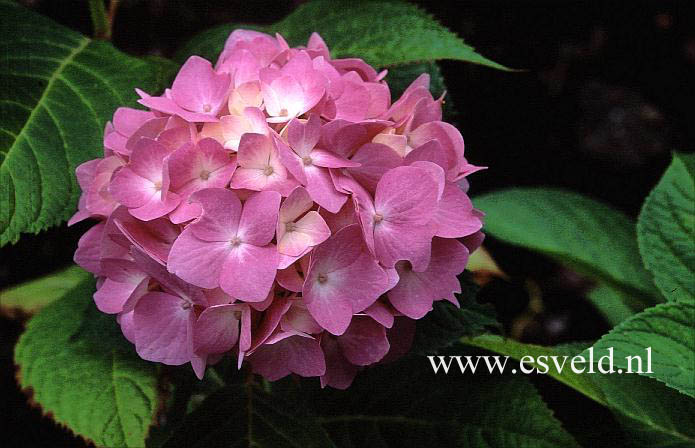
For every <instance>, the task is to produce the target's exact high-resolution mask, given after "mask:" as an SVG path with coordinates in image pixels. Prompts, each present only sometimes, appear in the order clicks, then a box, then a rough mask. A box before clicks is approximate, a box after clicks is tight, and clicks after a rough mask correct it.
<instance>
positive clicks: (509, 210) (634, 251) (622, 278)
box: [473, 188, 658, 311]
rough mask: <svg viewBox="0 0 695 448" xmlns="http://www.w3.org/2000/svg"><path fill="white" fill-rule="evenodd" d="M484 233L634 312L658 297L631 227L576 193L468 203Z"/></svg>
mask: <svg viewBox="0 0 695 448" xmlns="http://www.w3.org/2000/svg"><path fill="white" fill-rule="evenodd" d="M473 202H474V203H475V205H476V207H477V208H479V209H481V210H482V211H484V212H485V213H486V216H485V230H486V231H487V232H489V233H490V234H491V235H493V236H494V237H496V238H498V239H500V240H502V241H506V242H508V243H511V244H514V245H517V246H521V247H525V248H527V249H531V250H535V251H538V252H541V253H543V254H546V255H548V256H550V257H552V258H554V259H555V260H557V261H558V262H560V263H562V264H565V265H569V266H570V267H572V268H573V269H576V270H578V271H579V272H581V273H583V274H585V275H587V276H589V277H592V278H594V279H596V280H599V281H601V282H604V283H606V284H607V285H609V286H610V287H611V288H614V289H617V290H619V291H622V292H623V293H624V294H623V296H624V297H626V298H627V299H628V300H630V302H629V303H627V305H628V306H629V307H630V308H631V309H632V310H635V311H639V310H641V309H642V308H644V307H645V306H647V305H653V304H655V303H657V301H658V300H657V299H656V297H658V293H657V291H656V288H655V287H654V284H653V282H652V279H651V276H650V275H649V272H647V271H646V270H645V269H644V268H643V267H642V266H641V264H640V263H639V262H638V260H639V251H638V248H637V241H636V233H635V225H634V223H632V222H631V221H630V220H629V219H628V218H627V217H626V216H624V215H623V214H622V213H619V212H618V211H616V210H614V209H612V208H611V207H609V206H607V205H605V204H603V203H601V202H598V201H594V200H592V199H589V198H586V197H583V196H581V195H578V194H576V193H572V192H569V191H564V190H556V189H545V188H517V189H510V190H502V191H498V192H494V193H490V194H486V195H483V196H479V197H477V198H474V200H473Z"/></svg>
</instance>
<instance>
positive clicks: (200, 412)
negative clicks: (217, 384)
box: [164, 385, 334, 448]
mask: <svg viewBox="0 0 695 448" xmlns="http://www.w3.org/2000/svg"><path fill="white" fill-rule="evenodd" d="M297 414H299V415H297ZM237 446H239V447H241V446H248V447H257V448H264V447H272V448H274V447H282V446H292V447H306V448H311V447H317V448H323V447H331V446H334V445H332V443H331V441H330V440H329V438H328V436H327V434H326V433H325V431H324V430H323V428H322V427H321V426H320V425H318V423H317V422H316V421H315V420H314V419H313V418H311V417H310V416H307V415H302V412H301V409H300V410H298V409H297V407H295V406H294V405H291V404H288V403H281V400H280V399H279V398H278V397H271V396H269V395H267V394H265V393H263V392H261V391H259V390H257V389H256V388H255V387H253V386H250V385H233V386H228V387H225V388H223V389H221V390H219V391H217V392H215V393H213V394H212V395H210V396H209V397H208V398H206V399H205V401H203V403H201V404H200V405H199V406H198V407H197V408H196V410H195V411H193V412H192V413H191V415H189V416H188V417H187V418H186V419H185V421H184V422H183V424H182V425H181V426H180V428H179V430H178V431H176V432H174V434H173V435H172V436H171V437H170V438H169V440H167V442H166V443H165V444H164V448H175V447H182V448H184V447H185V448H197V447H201V448H202V447H205V448H213V447H220V448H221V447H237Z"/></svg>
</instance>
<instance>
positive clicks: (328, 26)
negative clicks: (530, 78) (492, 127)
mask: <svg viewBox="0 0 695 448" xmlns="http://www.w3.org/2000/svg"><path fill="white" fill-rule="evenodd" d="M236 28H251V29H256V30H262V31H266V32H270V33H273V32H279V33H280V34H282V35H283V36H284V37H285V38H286V39H287V41H288V42H289V44H290V45H292V46H296V45H306V42H307V40H308V39H309V36H310V35H311V33H313V32H317V33H319V34H320V35H321V37H323V39H324V40H325V41H326V43H327V44H328V47H329V49H330V50H331V55H332V56H333V57H334V58H345V57H358V58H362V59H364V60H365V61H367V62H368V63H369V64H372V65H374V66H376V67H386V66H391V65H396V64H407V63H412V62H423V61H435V60H439V59H455V60H459V61H466V62H472V63H474V64H480V65H485V66H488V67H492V68H496V69H500V70H508V68H506V67H504V66H503V65H501V64H498V63H496V62H493V61H491V60H489V59H487V58H485V57H483V56H481V55H480V54H478V53H476V52H475V50H474V49H473V47H471V46H469V45H467V44H466V43H464V42H463V40H462V39H461V38H459V37H458V36H456V35H455V34H454V33H452V32H451V31H449V30H448V29H446V28H445V27H444V26H442V25H441V24H439V23H438V22H437V21H436V20H434V18H432V16H431V15H429V14H427V13H426V12H424V11H423V10H421V9H420V8H418V7H417V6H415V5H412V4H409V3H405V2H399V1H380V2H376V1H345V0H343V1H335V0H316V1H312V2H307V3H305V4H302V5H300V6H299V7H298V8H297V9H295V10H294V11H293V12H292V13H291V14H290V15H289V16H287V17H286V18H285V19H283V20H282V21H280V22H278V23H276V24H275V25H271V26H268V27H262V29H261V27H258V26H250V25H238V24H225V25H221V26H218V27H215V28H212V29H210V30H207V31H204V32H203V33H201V34H199V35H197V36H195V37H194V38H193V39H192V40H191V41H190V42H188V43H187V44H186V45H185V46H184V47H183V48H181V49H180V50H179V51H178V52H177V54H176V59H177V60H178V61H184V60H185V59H186V58H188V57H189V56H191V55H193V54H197V55H200V56H203V57H205V58H207V59H209V60H212V61H213V62H214V60H215V59H216V58H217V56H218V55H219V54H220V52H221V51H222V47H223V46H224V42H225V40H226V39H227V36H229V33H231V32H232V31H233V30H234V29H236Z"/></svg>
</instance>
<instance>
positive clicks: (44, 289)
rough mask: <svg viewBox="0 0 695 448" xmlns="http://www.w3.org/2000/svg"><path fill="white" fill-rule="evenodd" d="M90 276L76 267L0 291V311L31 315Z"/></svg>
mask: <svg viewBox="0 0 695 448" xmlns="http://www.w3.org/2000/svg"><path fill="white" fill-rule="evenodd" d="M91 276H92V275H91V274H90V273H88V272H86V271H85V270H84V269H82V268H80V267H78V266H70V267H68V268H65V269H61V270H60V271H58V272H54V273H52V274H49V275H46V276H44V277H41V278H37V279H35V280H31V281H29V282H26V283H22V284H21V285H17V286H13V287H12V288H8V289H5V290H4V291H0V311H2V312H5V313H9V314H13V313H14V312H15V311H19V312H20V313H24V314H32V313H35V312H36V311H38V310H39V309H41V308H43V307H44V306H46V305H48V304H49V303H52V302H54V301H55V300H57V299H59V298H61V297H63V296H64V295H65V294H66V293H67V292H68V291H70V290H71V289H72V288H74V287H75V286H77V285H78V284H80V283H81V282H83V281H85V280H86V279H88V278H90V277H91Z"/></svg>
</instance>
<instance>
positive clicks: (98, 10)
mask: <svg viewBox="0 0 695 448" xmlns="http://www.w3.org/2000/svg"><path fill="white" fill-rule="evenodd" d="M114 3H118V2H117V1H113V0H112V1H111V5H110V8H109V9H110V10H111V9H115V7H114V5H113V4H114ZM89 13H90V15H91V16H92V26H93V27H94V38H95V39H103V40H111V23H112V22H111V20H112V19H113V18H112V17H111V14H110V11H109V14H108V15H107V14H106V9H105V8H104V0H89Z"/></svg>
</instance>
